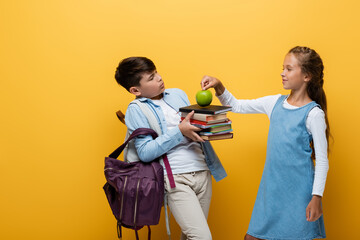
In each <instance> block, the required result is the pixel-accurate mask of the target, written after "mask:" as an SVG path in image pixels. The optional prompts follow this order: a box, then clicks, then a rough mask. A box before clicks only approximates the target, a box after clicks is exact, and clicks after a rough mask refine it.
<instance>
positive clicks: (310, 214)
mask: <svg viewBox="0 0 360 240" xmlns="http://www.w3.org/2000/svg"><path fill="white" fill-rule="evenodd" d="M322 214H323V211H322V207H321V196H317V195H314V196H313V197H312V199H311V201H310V203H309V204H308V206H307V208H306V220H307V221H309V222H314V221H316V220H318V219H319V218H320V217H321V215H322Z"/></svg>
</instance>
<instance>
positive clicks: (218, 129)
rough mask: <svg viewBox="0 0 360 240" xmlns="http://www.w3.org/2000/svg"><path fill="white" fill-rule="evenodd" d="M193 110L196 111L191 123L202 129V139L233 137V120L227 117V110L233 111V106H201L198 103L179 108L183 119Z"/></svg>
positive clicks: (200, 133)
mask: <svg viewBox="0 0 360 240" xmlns="http://www.w3.org/2000/svg"><path fill="white" fill-rule="evenodd" d="M191 111H194V112H195V113H194V115H193V116H192V117H191V119H190V123H191V124H192V125H194V126H196V127H198V128H201V129H202V130H201V131H200V132H199V135H200V137H201V138H202V139H204V140H207V141H210V140H220V139H229V138H233V133H232V131H233V130H232V127H231V121H230V119H228V117H227V112H228V111H231V107H228V106H218V105H210V106H206V107H200V106H199V105H197V104H194V105H190V106H187V107H182V108H180V109H179V112H181V121H182V120H184V119H185V117H186V116H187V115H188V114H189V113H190V112H191Z"/></svg>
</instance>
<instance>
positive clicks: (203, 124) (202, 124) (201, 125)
mask: <svg viewBox="0 0 360 240" xmlns="http://www.w3.org/2000/svg"><path fill="white" fill-rule="evenodd" d="M190 124H191V125H194V126H195V127H198V128H202V129H206V128H212V127H220V126H226V125H231V120H229V119H227V121H225V122H220V123H210V124H209V123H206V122H200V121H196V120H195V121H192V120H190Z"/></svg>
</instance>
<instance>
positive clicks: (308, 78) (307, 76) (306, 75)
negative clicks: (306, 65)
mask: <svg viewBox="0 0 360 240" xmlns="http://www.w3.org/2000/svg"><path fill="white" fill-rule="evenodd" d="M310 80H311V75H310V74H308V73H307V74H305V76H304V81H305V82H310Z"/></svg>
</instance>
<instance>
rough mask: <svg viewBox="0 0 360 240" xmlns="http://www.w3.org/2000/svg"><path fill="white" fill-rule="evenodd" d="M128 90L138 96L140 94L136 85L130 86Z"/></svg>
mask: <svg viewBox="0 0 360 240" xmlns="http://www.w3.org/2000/svg"><path fill="white" fill-rule="evenodd" d="M129 92H130V93H132V94H134V95H135V96H137V97H139V96H140V95H141V92H140V89H139V88H138V87H131V88H130V89H129Z"/></svg>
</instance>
